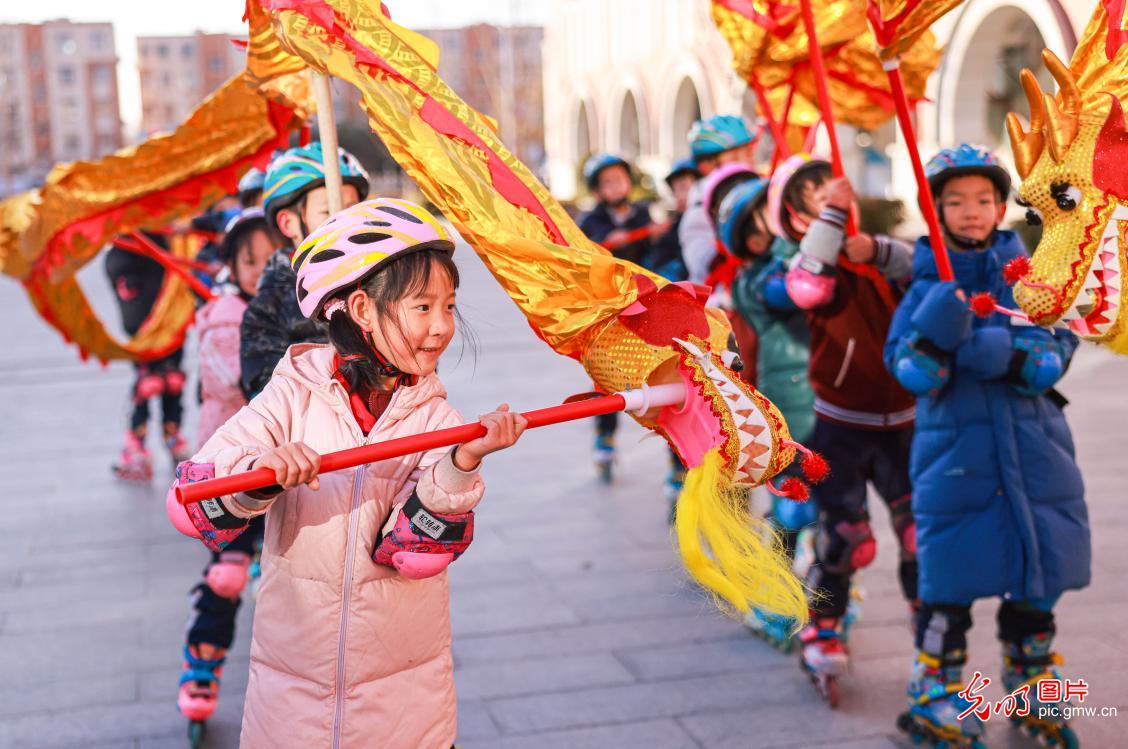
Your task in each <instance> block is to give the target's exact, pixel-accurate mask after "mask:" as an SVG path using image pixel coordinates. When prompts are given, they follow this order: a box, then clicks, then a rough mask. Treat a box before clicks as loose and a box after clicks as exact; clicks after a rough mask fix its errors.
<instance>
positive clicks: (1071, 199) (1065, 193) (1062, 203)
mask: <svg viewBox="0 0 1128 749" xmlns="http://www.w3.org/2000/svg"><path fill="white" fill-rule="evenodd" d="M1050 197H1052V198H1053V199H1054V202H1055V203H1057V207H1058V208H1059V209H1061V210H1063V211H1072V210H1073V209H1074V208H1076V207H1077V204H1078V203H1080V202H1081V191H1080V190H1078V189H1077V188H1076V187H1073V186H1072V185H1070V184H1069V183H1068V182H1055V183H1054V184H1052V185H1050Z"/></svg>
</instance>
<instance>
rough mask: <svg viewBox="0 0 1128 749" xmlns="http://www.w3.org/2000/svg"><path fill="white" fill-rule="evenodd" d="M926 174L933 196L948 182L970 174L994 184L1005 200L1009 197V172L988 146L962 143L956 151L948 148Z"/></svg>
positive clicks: (926, 165)
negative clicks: (977, 175)
mask: <svg viewBox="0 0 1128 749" xmlns="http://www.w3.org/2000/svg"><path fill="white" fill-rule="evenodd" d="M924 174H925V176H926V177H927V178H928V186H929V187H930V188H932V194H933V195H939V194H940V191H941V190H943V189H944V183H945V182H947V181H948V180H950V179H952V178H953V177H962V176H964V175H968V174H979V175H982V176H984V177H986V178H987V179H989V180H991V181H992V182H994V183H995V187H996V188H998V190H999V194H1000V195H1002V196H1003V199H1004V200H1006V198H1007V196H1008V195H1010V189H1011V177H1010V172H1008V171H1007V170H1006V169H1005V168H1004V167H1003V166H1002V165H1001V164H1000V163H999V160H998V159H996V158H995V155H994V154H993V153H991V152H990V151H989V150H987V148H986V146H973V145H970V144H968V143H961V144H960V145H958V146H957V147H955V148H945V149H944V150H943V151H941V152H940V153H938V154H936V155H935V156H933V157H932V158H931V159H929V160H928V163H927V164H925V165H924Z"/></svg>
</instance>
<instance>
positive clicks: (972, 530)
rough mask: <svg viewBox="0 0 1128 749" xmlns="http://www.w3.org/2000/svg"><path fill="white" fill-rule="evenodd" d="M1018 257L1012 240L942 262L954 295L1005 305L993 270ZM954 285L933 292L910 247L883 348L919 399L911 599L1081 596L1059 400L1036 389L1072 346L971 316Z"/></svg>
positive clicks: (1010, 301) (1069, 455)
mask: <svg viewBox="0 0 1128 749" xmlns="http://www.w3.org/2000/svg"><path fill="white" fill-rule="evenodd" d="M1025 254H1026V250H1025V248H1024V247H1023V246H1022V242H1021V240H1020V239H1019V238H1018V236H1017V235H1015V234H1014V233H1013V232H998V235H997V238H996V240H995V242H994V243H993V245H992V246H991V247H989V248H988V249H986V250H982V251H973V252H955V253H952V266H953V268H954V270H955V275H956V279H957V283H958V286H959V288H961V289H963V291H964V293H965V294H966V295H967V296H968V297H969V298H970V296H971V295H972V294H974V293H976V292H981V291H987V292H990V293H992V294H994V296H995V298H996V299H997V300H998V301H999V303H1000V304H1002V305H1003V306H1005V307H1010V308H1014V306H1015V305H1014V296H1013V295H1012V293H1011V289H1010V288H1009V287H1008V286H1007V285H1006V284H1005V282H1004V281H1003V278H1002V267H1003V266H1004V265H1005V264H1006V263H1007V261H1009V260H1010V259H1012V258H1014V257H1017V256H1019V255H1025ZM955 286H956V284H941V283H940V280H939V276H938V274H937V270H936V264H935V262H934V261H933V259H932V252H931V250H930V248H929V244H928V241H927V240H926V239H923V238H922V239H921V240H920V241H918V242H917V245H916V249H915V252H914V257H913V283H912V286H911V287H910V288H909V292H908V294H907V295H906V296H905V298H904V300H903V301H902V302H901V304H900V306H899V307H898V308H897V312H896V314H895V315H894V317H893V322H892V324H891V326H890V329H889V337H888V340H887V342H886V348H885V361H886V365H887V366H888V367H889V369H890V371H891V372H893V373H894V375H895V376H896V377H898V379H899V380H900V381H901V382H902V384H904V385H905V386H906V387H907V388H909V389H911V390H914V391H915V392H916V393H917V395H918V400H917V419H916V434H915V436H914V438H913V451H912V461H911V466H910V473H911V475H912V481H913V514H914V516H915V518H916V533H917V557H918V559H919V561H920V596H921V598H922V599H923V600H925V601H927V602H929V603H969V602H971V601H972V600H974V599H977V598H984V597H993V596H1006V597H1010V598H1014V599H1031V598H1052V597H1055V596H1057V595H1060V594H1061V593H1062V592H1063V591H1066V590H1071V589H1078V588H1083V587H1085V586H1086V585H1088V583H1089V563H1090V557H1091V549H1090V544H1089V519H1088V511H1087V510H1086V507H1085V500H1084V486H1083V484H1082V480H1081V472H1080V471H1079V470H1078V468H1077V463H1076V461H1075V460H1074V454H1073V437H1072V435H1071V434H1070V430H1069V425H1068V424H1067V423H1066V420H1065V415H1064V414H1063V412H1062V409H1061V406H1060V400H1058V399H1057V398H1055V397H1052V395H1053V394H1051V396H1048V395H1047V394H1046V392H1047V391H1048V389H1049V388H1050V387H1051V386H1052V384H1053V382H1054V381H1055V380H1056V379H1057V378H1058V377H1060V376H1061V374H1062V373H1063V372H1064V369H1065V367H1066V366H1067V365H1068V362H1069V359H1070V357H1071V355H1072V353H1073V350H1074V349H1075V348H1076V346H1077V341H1076V338H1074V336H1073V335H1071V334H1069V333H1062V332H1056V333H1051V332H1050V331H1047V330H1045V329H1042V328H1035V327H1032V326H1029V325H1024V324H1021V323H1014V322H1012V320H1011V318H1009V317H1007V316H1005V315H1002V314H999V313H996V314H994V315H992V316H991V317H989V318H987V319H980V318H978V317H974V316H973V315H972V314H971V312H970V310H969V309H968V307H967V303H966V302H961V301H958V300H957V298H956V295H955ZM1016 352H1019V353H1018V355H1017V356H1016ZM929 380H930V382H929Z"/></svg>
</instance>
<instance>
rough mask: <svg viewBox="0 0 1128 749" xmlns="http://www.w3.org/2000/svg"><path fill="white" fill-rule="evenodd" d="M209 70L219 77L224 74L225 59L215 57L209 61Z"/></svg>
mask: <svg viewBox="0 0 1128 749" xmlns="http://www.w3.org/2000/svg"><path fill="white" fill-rule="evenodd" d="M208 68H209V69H210V70H211V72H212V74H214V75H219V74H220V73H222V72H223V58H222V57H219V56H218V55H213V56H212V57H211V58H209V59H208Z"/></svg>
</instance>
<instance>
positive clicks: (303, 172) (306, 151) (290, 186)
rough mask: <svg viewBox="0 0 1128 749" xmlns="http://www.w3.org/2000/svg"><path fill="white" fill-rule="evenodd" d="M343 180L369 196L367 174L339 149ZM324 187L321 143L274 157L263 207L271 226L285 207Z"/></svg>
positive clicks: (352, 157) (294, 149)
mask: <svg viewBox="0 0 1128 749" xmlns="http://www.w3.org/2000/svg"><path fill="white" fill-rule="evenodd" d="M338 153H339V157H338V163H339V165H340V169H341V181H342V182H343V183H344V184H346V185H352V186H353V187H355V188H356V191H357V194H358V195H359V197H360V199H361V200H364V199H365V198H366V197H368V174H367V173H366V172H365V171H364V167H362V166H361V165H360V162H359V161H357V160H356V157H355V156H353V155H352V154H350V153H349V152H348V151H346V150H344V149H343V148H342V149H338ZM324 186H325V160H324V157H323V155H322V153H321V143H320V142H318V143H312V144H310V145H308V146H298V147H297V148H291V149H289V150H288V151H285V152H284V153H282V154H280V155H279V156H277V157H275V159H274V160H273V161H271V162H270V165H269V166H268V167H267V168H266V179H265V181H264V183H263V188H262V205H263V210H264V211H265V212H266V220H267V222H269V224H270V225H271V226H274V225H275V218H276V216H277V215H278V212H279V211H280V210H282V209H283V208H289V207H290V206H292V205H293V204H294V203H296V202H298V200H299V199H300V198H301V197H302V195H305V194H306V193H307V192H309V191H310V190H314V189H317V188H318V187H324Z"/></svg>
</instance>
